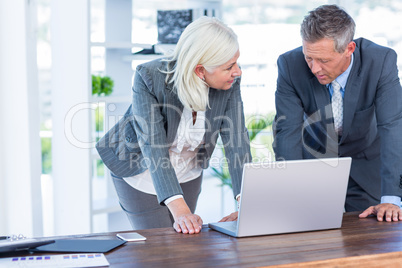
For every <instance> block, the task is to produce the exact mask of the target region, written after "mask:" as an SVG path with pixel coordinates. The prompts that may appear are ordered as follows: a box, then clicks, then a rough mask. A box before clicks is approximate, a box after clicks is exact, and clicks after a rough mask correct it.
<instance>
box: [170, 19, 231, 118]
mask: <svg viewBox="0 0 402 268" xmlns="http://www.w3.org/2000/svg"><path fill="white" fill-rule="evenodd" d="M238 50H239V43H238V41H237V35H236V34H235V33H234V32H233V30H232V29H231V28H229V27H228V26H227V25H225V24H224V23H222V22H221V21H220V20H218V19H217V18H213V17H200V18H198V19H197V20H195V21H193V22H192V23H190V24H189V25H188V26H187V27H186V29H185V30H184V31H183V33H182V34H181V36H180V39H179V41H178V42H177V45H176V48H175V50H174V52H173V55H172V57H171V58H169V59H167V62H168V65H167V70H166V71H165V72H164V73H166V74H167V76H166V83H172V84H173V89H174V90H175V91H176V92H177V95H178V97H179V99H180V101H181V102H182V103H183V105H184V106H185V107H187V108H188V109H193V110H194V111H205V110H206V108H207V107H208V106H209V103H208V100H209V99H208V92H209V86H208V84H207V83H206V82H204V81H203V80H201V79H200V78H199V77H198V76H197V75H196V73H195V67H196V66H197V65H198V64H201V65H202V66H204V68H205V70H206V71H207V72H209V73H211V72H213V71H214V69H215V68H217V67H219V66H221V65H222V64H225V63H226V62H228V61H229V60H230V59H232V58H233V56H234V55H235V54H236V52H237V51H238Z"/></svg>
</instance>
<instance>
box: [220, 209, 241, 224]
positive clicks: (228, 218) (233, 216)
mask: <svg viewBox="0 0 402 268" xmlns="http://www.w3.org/2000/svg"><path fill="white" fill-rule="evenodd" d="M238 214H239V213H238V212H237V211H236V212H233V213H231V214H230V215H228V216H226V217H223V218H222V219H221V220H220V221H219V222H222V221H236V220H237V215H238Z"/></svg>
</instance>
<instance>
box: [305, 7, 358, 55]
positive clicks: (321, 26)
mask: <svg viewBox="0 0 402 268" xmlns="http://www.w3.org/2000/svg"><path fill="white" fill-rule="evenodd" d="M355 27H356V25H355V22H354V21H353V19H352V17H351V16H349V14H348V13H346V11H345V10H343V9H342V8H340V7H338V6H337V5H322V6H319V7H317V8H316V9H314V10H312V11H310V12H309V14H308V15H307V16H305V17H304V20H303V22H302V24H301V28H300V34H301V37H302V39H303V40H304V41H307V42H312V43H314V42H317V41H319V40H321V39H323V38H327V39H331V40H334V46H335V47H334V49H335V51H337V52H338V53H342V52H344V51H345V49H346V47H347V45H348V44H349V43H350V42H351V41H353V36H354V34H355Z"/></svg>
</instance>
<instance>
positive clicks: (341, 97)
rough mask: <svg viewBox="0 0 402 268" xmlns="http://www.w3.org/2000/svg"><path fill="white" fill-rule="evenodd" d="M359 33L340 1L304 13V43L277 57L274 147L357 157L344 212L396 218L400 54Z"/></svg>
mask: <svg viewBox="0 0 402 268" xmlns="http://www.w3.org/2000/svg"><path fill="white" fill-rule="evenodd" d="M354 31H355V23H354V21H353V19H352V18H351V17H350V16H349V15H348V14H347V13H346V12H345V11H344V10H343V9H341V8H339V7H338V6H336V5H323V6H320V7H318V8H316V9H314V10H312V11H310V13H309V15H308V16H306V17H305V18H304V20H303V22H302V24H301V36H302V41H303V46H302V47H299V48H296V49H294V50H291V51H289V52H287V53H285V54H283V55H281V56H280V57H279V59H278V81H277V91H276V94H275V97H276V112H277V114H276V120H275V125H274V135H275V140H274V144H273V147H274V150H275V154H276V158H277V159H278V160H280V159H282V160H292V159H303V158H304V159H306V158H324V157H338V156H339V157H343V156H350V157H352V167H351V172H350V177H349V184H348V190H347V196H346V202H345V209H346V211H363V210H364V212H363V213H361V214H360V217H367V216H368V215H370V214H372V215H376V216H377V219H378V220H379V221H383V220H384V219H385V220H386V221H398V220H402V211H401V209H400V204H401V196H402V89H401V84H400V81H399V78H398V69H397V65H396V59H397V55H396V53H395V52H394V51H393V50H392V49H390V48H386V47H382V46H379V45H377V44H375V43H373V42H371V41H369V40H366V39H363V38H359V39H357V40H353V36H354ZM306 187H309V186H308V185H306ZM317 202H320V200H317Z"/></svg>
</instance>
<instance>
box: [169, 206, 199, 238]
mask: <svg viewBox="0 0 402 268" xmlns="http://www.w3.org/2000/svg"><path fill="white" fill-rule="evenodd" d="M167 206H168V208H169V210H170V212H171V213H172V215H173V218H174V224H173V228H174V229H175V230H176V232H178V233H183V234H197V233H199V232H201V228H202V219H201V217H200V216H198V215H196V214H192V213H191V211H190V209H189V208H188V206H187V204H186V201H184V199H183V198H179V199H176V200H173V201H172V202H170V203H169V204H168V205H167Z"/></svg>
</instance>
